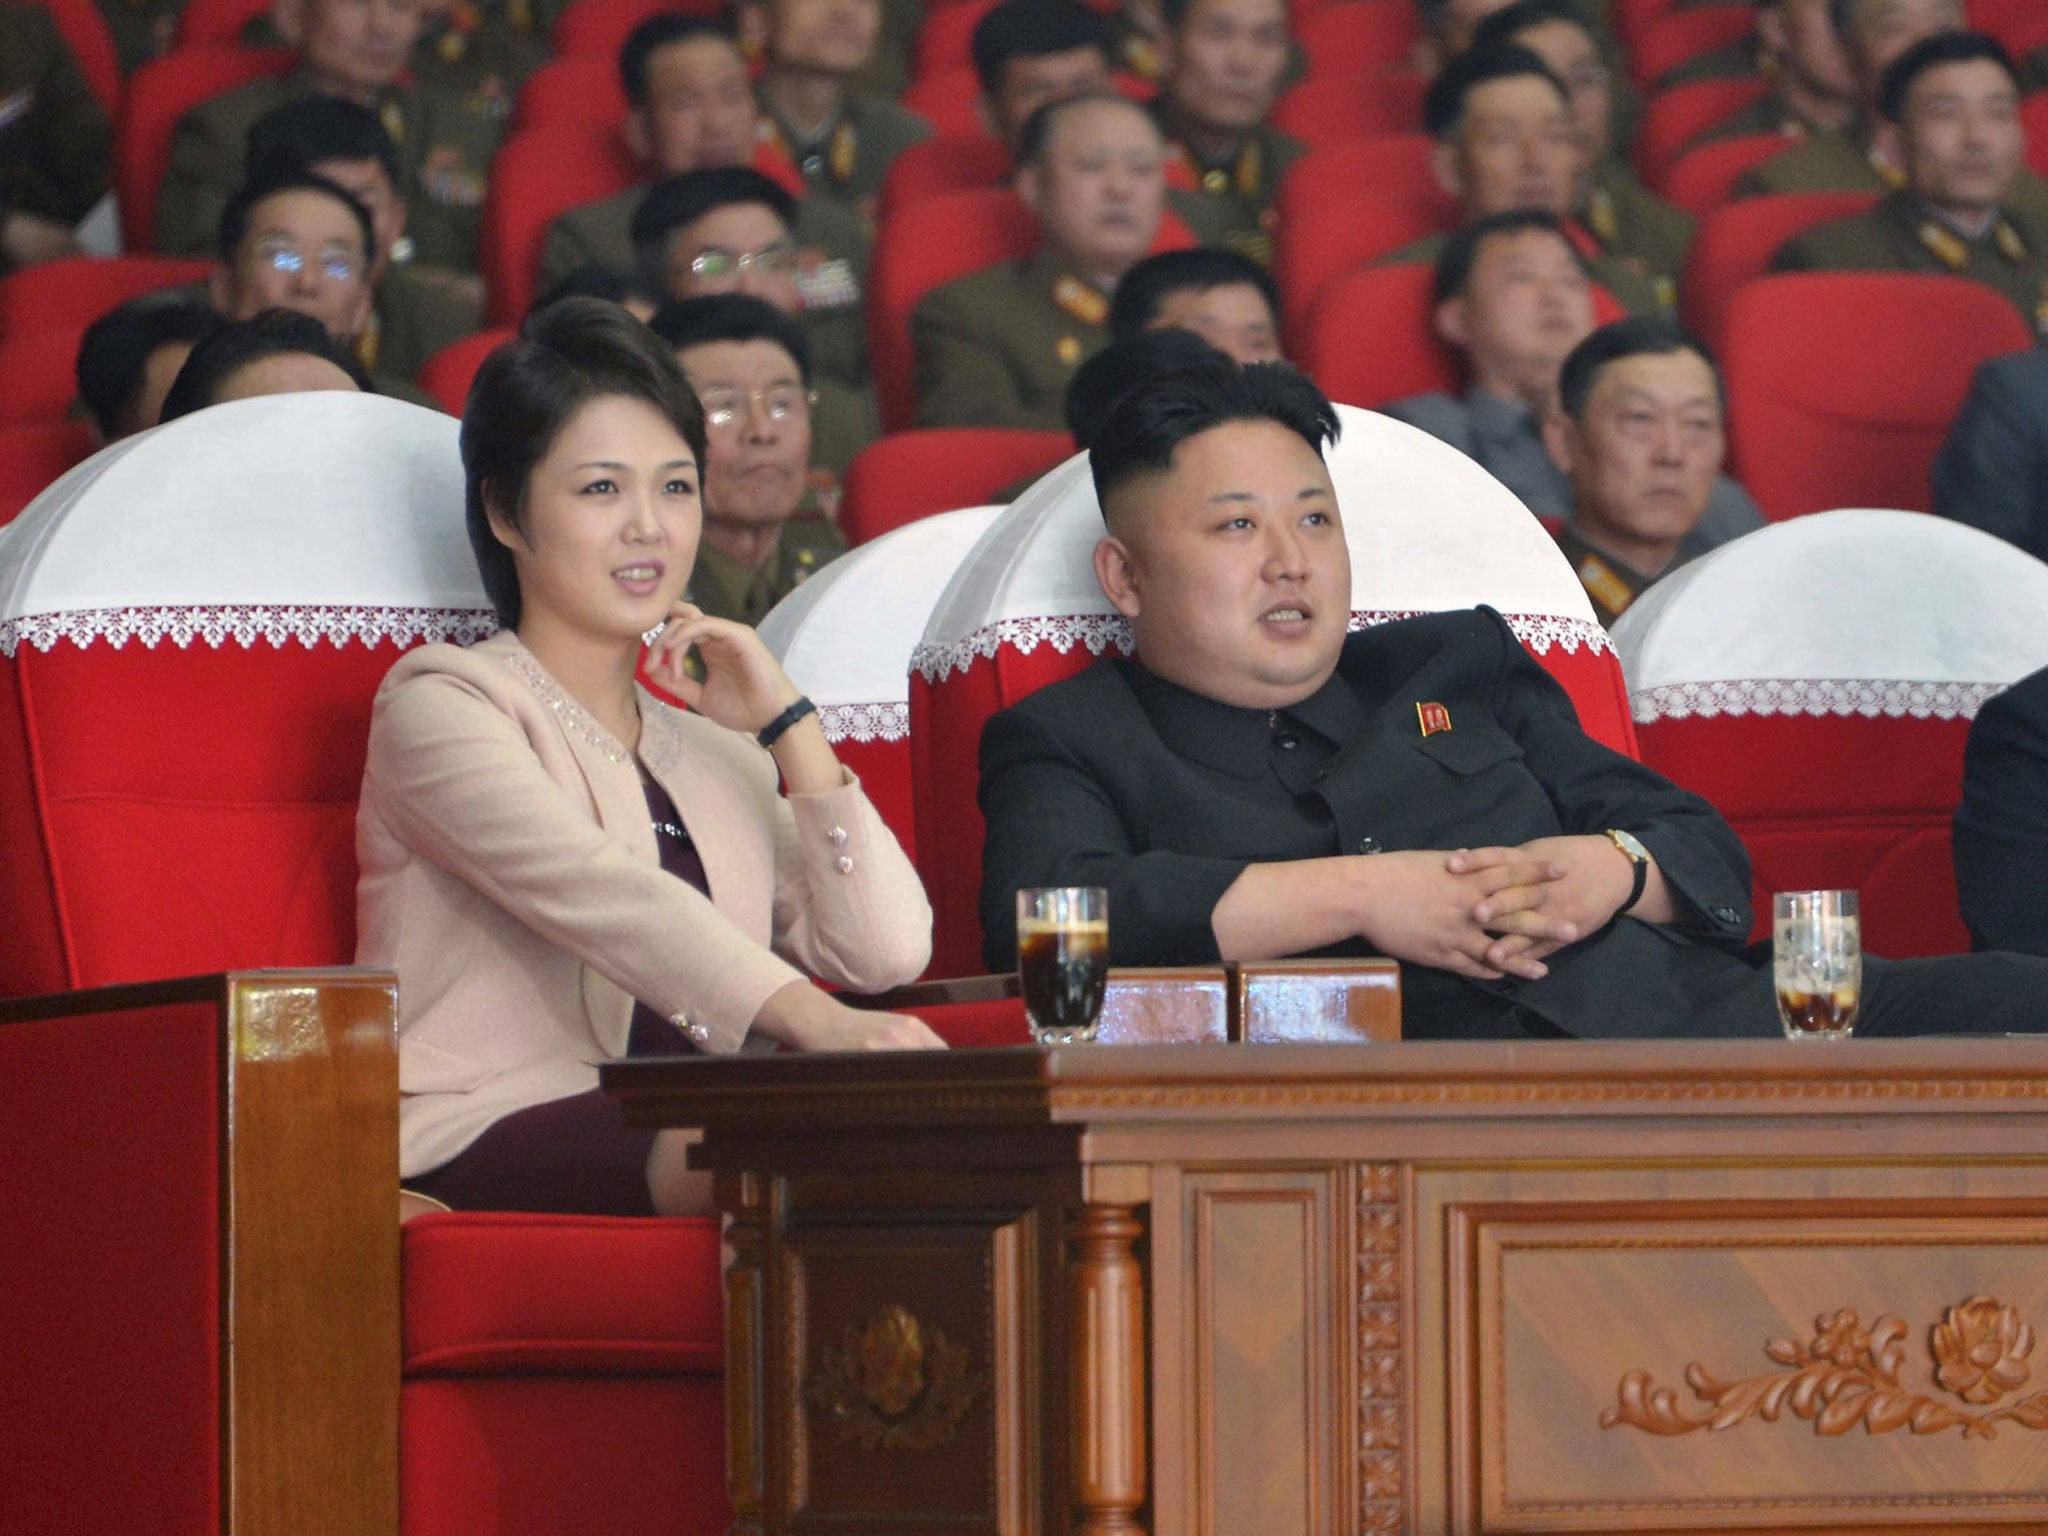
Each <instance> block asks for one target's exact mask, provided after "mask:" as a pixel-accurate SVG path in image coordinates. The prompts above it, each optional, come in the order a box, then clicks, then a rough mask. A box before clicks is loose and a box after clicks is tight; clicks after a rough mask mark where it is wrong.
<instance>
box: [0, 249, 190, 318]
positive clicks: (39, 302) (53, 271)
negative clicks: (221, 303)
mask: <svg viewBox="0 0 2048 1536" xmlns="http://www.w3.org/2000/svg"><path fill="white" fill-rule="evenodd" d="M212 270H213V263H212V262H210V261H198V260H191V259H188V258H186V257H181V256H72V257H68V258H66V259H65V260H63V261H49V262H44V263H43V264H42V265H40V266H35V267H27V268H24V269H23V270H22V271H19V272H15V273H12V274H10V275H9V276H7V277H5V278H0V336H23V335H26V334H27V333H28V332H30V331H32V330H37V329H41V328H45V327H51V326H56V327H70V326H79V327H83V326H88V325H91V324H92V323H93V321H95V320H97V319H99V318H100V316H102V315H104V314H106V313H107V312H108V311H109V310H112V309H118V308H119V307H120V306H121V305H123V304H125V303H127V302H128V301H129V300H130V299H134V298H140V297H141V296H142V295H143V294H145V293H155V292H157V291H158V290H159V289H163V288H172V287H176V286H177V285H178V284H179V283H196V282H198V281H200V280H201V279H202V278H204V277H205V276H206V275H207V273H209V272H211V271H212Z"/></svg>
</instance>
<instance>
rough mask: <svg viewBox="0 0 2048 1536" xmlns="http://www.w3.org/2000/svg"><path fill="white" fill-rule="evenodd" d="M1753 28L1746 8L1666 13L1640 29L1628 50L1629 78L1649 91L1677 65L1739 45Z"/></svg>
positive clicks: (1752, 13) (1707, 7)
mask: <svg viewBox="0 0 2048 1536" xmlns="http://www.w3.org/2000/svg"><path fill="white" fill-rule="evenodd" d="M1755 25H1756V10H1755V8H1754V7H1752V6H1748V5H1701V6H1690V7H1683V8H1680V9H1678V10H1674V11H1669V12H1666V13H1665V14H1664V15H1662V16H1659V17H1658V18H1657V19H1656V20H1655V21H1652V22H1651V23H1650V24H1649V25H1648V26H1646V27H1644V28H1643V31H1642V35H1641V36H1640V37H1639V38H1638V39H1637V40H1636V42H1635V44H1634V46H1633V47H1632V48H1631V49H1630V50H1629V75H1630V77H1631V78H1632V79H1633V80H1634V81H1635V82H1636V84H1637V86H1639V87H1641V88H1642V89H1644V90H1648V89H1650V88H1651V87H1653V86H1654V85H1656V83H1657V82H1658V81H1659V80H1662V79H1663V78H1664V77H1665V76H1666V75H1668V74H1670V73H1671V71H1672V70H1674V69H1676V68H1678V66H1679V65H1681V64H1684V63H1687V62H1689V61H1691V60H1693V59H1696V58H1698V57H1699V56H1700V55H1701V54H1703V53H1712V52H1713V51H1714V50H1715V49H1716V48H1725V47H1727V46H1728V45H1729V44H1730V43H1734V42H1740V41H1741V40H1742V39H1743V38H1745V37H1747V36H1749V34H1750V30H1751V29H1752V28H1753V27H1754V26H1755Z"/></svg>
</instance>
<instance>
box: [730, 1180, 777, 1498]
mask: <svg viewBox="0 0 2048 1536" xmlns="http://www.w3.org/2000/svg"><path fill="white" fill-rule="evenodd" d="M717 1182H718V1204H719V1207H720V1209H722V1210H724V1211H725V1212H727V1213H728V1214H729V1215H730V1216H731V1218H732V1219H731V1221H730V1223H729V1224H728V1225H727V1227H726V1229H725V1241H726V1245H727V1247H728V1248H730V1249H731V1252H732V1258H731V1261H730V1262H729V1263H728V1264H727V1265H726V1268H725V1469H726V1496H727V1497H728V1498H729V1499H731V1500H732V1536H760V1533H761V1532H763V1531H765V1530H767V1528H768V1527H767V1519H766V1516H767V1510H766V1504H767V1487H766V1478H765V1471H766V1467H767V1459H768V1458H767V1451H768V1447H767V1443H766V1435H767V1424H766V1421H765V1419H764V1417H763V1413H762V1409H763V1406H764V1404H765V1399H766V1385H767V1384H766V1382H765V1381H763V1379H762V1371H763V1369H764V1368H765V1362H766V1344H767V1335H766V1334H765V1333H764V1332H763V1326H764V1323H765V1317H764V1313H763V1305H764V1302H765V1298H764V1296H763V1295H762V1286H763V1284H764V1282H765V1278H766V1271H765V1269H764V1266H763V1257H764V1255H765V1254H766V1252H767V1243H768V1223H769V1220H770V1211H769V1203H768V1196H767V1185H768V1182H769V1181H768V1180H767V1179H766V1178H765V1177H763V1176H762V1175H760V1174H754V1173H733V1174H720V1175H719V1176H718V1181H717Z"/></svg>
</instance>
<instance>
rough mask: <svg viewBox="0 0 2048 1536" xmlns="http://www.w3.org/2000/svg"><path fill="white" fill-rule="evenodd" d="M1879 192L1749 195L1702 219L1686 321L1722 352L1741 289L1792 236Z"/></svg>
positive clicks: (1685, 287)
mask: <svg viewBox="0 0 2048 1536" xmlns="http://www.w3.org/2000/svg"><path fill="white" fill-rule="evenodd" d="M1876 201H1877V194H1876V193H1874V192H1792V193H1785V194H1783V195H1774V196H1771V197H1745V198H1743V199H1741V200H1740V201H1739V202H1733V203H1729V204H1727V205H1725V206H1723V207H1720V208H1716V209H1714V210H1713V211H1712V212H1711V213H1709V214H1708V215H1707V216H1706V217H1705V218H1704V219H1702V220H1701V221H1700V227H1699V233H1698V234H1696V235H1695V236H1694V237H1693V242H1692V248H1691V249H1690V250H1688V251H1687V252H1686V257H1685V274H1684V276H1683V277H1682V278H1681V279H1680V281H1679V284H1678V306H1679V309H1680V311H1681V312H1682V313H1683V314H1684V316H1685V323H1686V324H1687V325H1688V326H1690V327H1691V328H1692V330H1693V331H1694V332H1695V333H1696V334H1697V335H1698V336H1699V338H1700V339H1701V340H1702V341H1704V342H1706V343H1707V345H1708V346H1710V347H1713V348H1714V349H1715V350H1716V351H1718V350H1719V349H1720V346H1721V339H1722V330H1723V322H1724V321H1725V319H1726V317H1727V312H1728V304H1729V301H1730V300H1732V299H1733V298H1734V297H1735V290H1736V289H1738V288H1740V287H1741V286H1742V285H1743V284H1744V283H1747V282H1749V281H1751V280H1752V279H1754V278H1758V277H1762V276H1763V275H1764V273H1765V272H1766V271H1767V270H1768V269H1769V267H1770V265H1771V261H1772V258H1774V257H1775V256H1776V255H1777V254H1778V250H1779V248H1780V247H1781V246H1783V245H1784V243H1785V242H1786V241H1787V240H1790V239H1791V238H1792V237H1793V236H1794V235H1796V234H1799V233H1801V232H1802V231H1804V230H1808V229H1811V228H1813V226H1814V225H1816V224H1824V223H1826V222H1827V221H1828V220H1829V219H1843V218H1847V217H1849V216H1850V215H1851V214H1856V213H1861V212H1862V211H1863V210H1864V209H1866V208H1868V207H1869V206H1870V205H1871V204H1872V203H1874V202H1876Z"/></svg>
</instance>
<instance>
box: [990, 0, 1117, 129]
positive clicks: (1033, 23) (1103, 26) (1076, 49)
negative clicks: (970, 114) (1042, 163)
mask: <svg viewBox="0 0 2048 1536" xmlns="http://www.w3.org/2000/svg"><path fill="white" fill-rule="evenodd" d="M973 52H974V73H975V78H976V79H978V80H979V81H980V82H981V100H980V103H979V110H980V113H981V120H982V121H983V122H984V123H986V124H987V125H988V130H989V132H990V133H992V134H994V135H995V136H996V137H997V138H998V139H1000V140H1002V141H1003V143H1004V144H1005V145H1006V146H1008V148H1009V150H1010V153H1011V154H1012V155H1014V154H1016V152H1017V145H1018V143H1019V141H1020V140H1022V138H1023V137H1024V125H1025V124H1026V123H1028V122H1030V121H1031V114H1032V113H1034V112H1036V111H1037V110H1038V109H1039V108H1040V107H1042V106H1044V105H1045V104H1046V103H1047V102H1049V101H1064V100H1066V99H1067V98H1068V97H1069V96H1085V95H1090V94H1093V93H1096V92H1100V91H1103V90H1106V89H1107V88H1108V86H1109V83H1110V82H1109V67H1110V66H1109V60H1110V35H1109V26H1108V23H1106V22H1105V21H1103V19H1102V18H1101V17H1100V16H1098V15H1097V14H1096V13H1095V12H1093V11H1091V10H1089V9H1088V7H1087V6H1085V5H1082V4H1080V3H1079V0H1002V4H1000V5H997V6H995V7H994V8H993V9H991V10H990V11H988V12H987V13H986V14H985V15H984V16H983V17H982V18H981V20H980V21H978V22H976V23H975V25H974V40H973Z"/></svg>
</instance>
